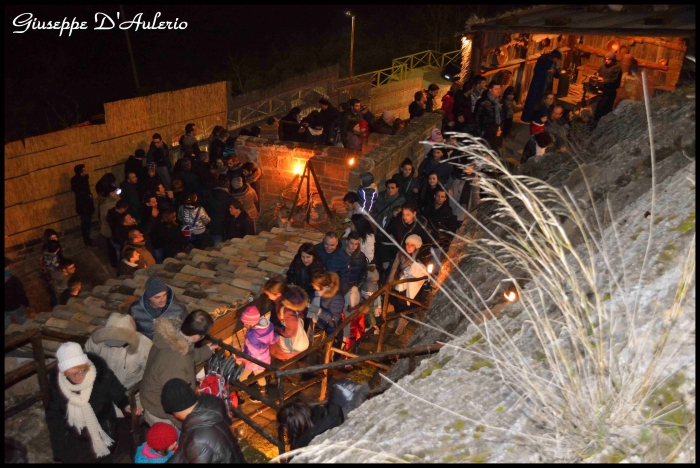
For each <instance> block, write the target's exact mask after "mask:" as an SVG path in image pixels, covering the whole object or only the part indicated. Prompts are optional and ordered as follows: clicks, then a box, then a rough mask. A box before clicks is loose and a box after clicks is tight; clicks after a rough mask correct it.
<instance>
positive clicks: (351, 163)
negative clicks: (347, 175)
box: [348, 158, 355, 166]
mask: <svg viewBox="0 0 700 468" xmlns="http://www.w3.org/2000/svg"><path fill="white" fill-rule="evenodd" d="M353 164H355V158H350V161H348V166H352V165H353Z"/></svg>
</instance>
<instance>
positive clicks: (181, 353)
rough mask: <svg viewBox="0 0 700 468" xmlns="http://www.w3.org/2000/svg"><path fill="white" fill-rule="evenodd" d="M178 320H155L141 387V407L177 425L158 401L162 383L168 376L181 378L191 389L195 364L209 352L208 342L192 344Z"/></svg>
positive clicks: (206, 357)
mask: <svg viewBox="0 0 700 468" xmlns="http://www.w3.org/2000/svg"><path fill="white" fill-rule="evenodd" d="M181 324H182V322H181V321H180V320H175V319H167V318H159V319H157V320H156V323H155V329H156V335H155V337H154V338H153V346H152V347H151V351H150V353H148V360H147V361H146V369H145V371H144V375H143V380H142V381H141V387H140V393H141V404H143V407H144V408H145V409H146V410H148V412H149V413H151V414H152V415H154V416H155V417H157V418H161V419H170V420H171V421H172V422H173V424H175V426H177V427H180V426H181V423H180V422H179V421H177V420H176V419H175V418H174V417H173V416H172V415H171V414H168V413H166V412H165V410H164V409H163V405H162V404H161V402H160V394H161V391H162V389H163V385H165V384H166V382H167V381H168V380H170V379H182V380H184V381H185V382H187V383H188V384H189V385H190V386H191V387H192V390H194V389H195V385H196V383H197V381H196V379H195V365H197V364H199V363H201V362H204V361H206V360H207V359H209V358H210V357H211V355H212V352H211V349H210V348H209V346H201V347H197V348H195V347H194V345H193V344H192V343H190V342H189V340H188V339H187V337H185V335H183V334H182V332H181V331H180V326H181Z"/></svg>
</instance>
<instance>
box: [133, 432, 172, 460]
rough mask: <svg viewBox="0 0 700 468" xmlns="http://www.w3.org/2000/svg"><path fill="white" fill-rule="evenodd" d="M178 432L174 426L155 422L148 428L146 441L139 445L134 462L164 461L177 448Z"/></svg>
mask: <svg viewBox="0 0 700 468" xmlns="http://www.w3.org/2000/svg"><path fill="white" fill-rule="evenodd" d="M177 438H178V433H177V429H176V428H175V426H172V425H170V424H168V423H164V422H157V423H155V424H154V425H153V426H151V428H150V429H149V430H148V434H147V435H146V442H144V443H143V444H141V445H139V448H137V449H136V455H134V463H151V464H157V463H166V462H167V461H168V460H169V459H170V457H172V456H173V454H174V453H175V450H177Z"/></svg>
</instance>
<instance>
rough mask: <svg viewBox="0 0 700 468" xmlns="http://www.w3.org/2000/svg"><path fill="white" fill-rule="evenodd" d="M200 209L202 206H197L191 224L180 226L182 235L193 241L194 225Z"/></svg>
mask: <svg viewBox="0 0 700 468" xmlns="http://www.w3.org/2000/svg"><path fill="white" fill-rule="evenodd" d="M201 211H202V208H201V207H199V208H197V215H196V216H195V217H194V222H193V223H192V224H188V225H186V226H182V235H183V236H184V237H185V239H187V240H188V241H193V240H194V227H195V226H196V225H197V220H198V219H199V213H200V212H201Z"/></svg>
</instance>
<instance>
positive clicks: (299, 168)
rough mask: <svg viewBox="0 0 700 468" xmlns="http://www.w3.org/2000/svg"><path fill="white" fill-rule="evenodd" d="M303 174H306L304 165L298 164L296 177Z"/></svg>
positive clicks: (295, 170)
mask: <svg viewBox="0 0 700 468" xmlns="http://www.w3.org/2000/svg"><path fill="white" fill-rule="evenodd" d="M302 172H304V165H303V164H302V163H297V165H296V166H294V175H301V174H302Z"/></svg>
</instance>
